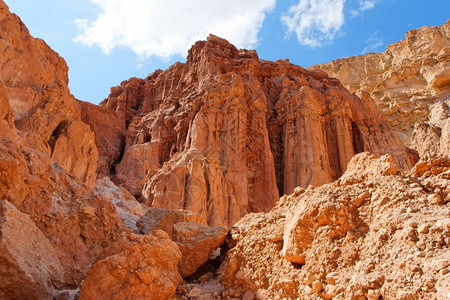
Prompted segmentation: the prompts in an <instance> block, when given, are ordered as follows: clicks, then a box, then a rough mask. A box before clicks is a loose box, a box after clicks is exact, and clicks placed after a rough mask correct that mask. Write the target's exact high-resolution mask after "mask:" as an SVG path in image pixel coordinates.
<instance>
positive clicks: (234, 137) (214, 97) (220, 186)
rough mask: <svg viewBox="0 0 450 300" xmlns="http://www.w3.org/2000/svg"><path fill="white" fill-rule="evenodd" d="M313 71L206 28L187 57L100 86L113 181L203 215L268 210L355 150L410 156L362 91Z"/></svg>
mask: <svg viewBox="0 0 450 300" xmlns="http://www.w3.org/2000/svg"><path fill="white" fill-rule="evenodd" d="M360 96H361V97H358V96H356V95H352V94H350V93H349V92H348V91H347V90H346V89H345V88H344V87H343V86H342V85H341V84H340V82H339V81H338V80H336V79H331V78H329V77H327V76H326V74H325V73H324V72H322V71H308V70H305V69H303V68H301V67H299V66H296V65H293V64H290V63H289V62H288V61H277V62H271V61H266V60H260V59H258V56H257V54H256V52H255V51H248V50H238V49H237V48H235V47H234V46H233V45H231V44H230V43H228V42H227V41H225V40H223V39H220V38H218V37H216V36H212V35H211V36H210V37H209V38H208V39H207V41H201V42H197V43H196V44H195V45H194V46H193V47H192V48H191V50H189V54H188V58H187V62H186V63H184V64H182V63H176V64H175V65H173V66H171V67H170V68H169V69H167V70H166V71H156V72H154V73H152V74H150V75H149V76H148V77H147V78H145V79H137V78H131V79H130V80H128V81H124V82H122V84H121V85H120V86H117V87H114V88H112V89H111V94H110V96H109V97H108V98H107V99H106V100H105V101H104V102H102V103H101V106H103V107H105V108H109V109H112V110H114V111H115V112H116V114H117V118H118V121H119V122H120V124H121V126H122V125H123V126H124V127H126V138H125V148H124V150H123V154H122V158H121V160H120V161H119V162H118V163H117V164H116V165H115V168H114V174H112V175H113V181H114V182H115V183H116V184H118V185H121V186H124V187H126V188H127V189H129V190H130V191H131V192H132V193H133V194H134V195H135V196H136V197H137V198H139V199H140V200H141V201H142V202H144V203H146V204H147V205H149V206H156V207H162V208H169V209H175V208H184V209H189V210H192V211H195V212H197V213H199V214H200V215H202V216H204V217H205V219H206V220H207V222H208V224H210V225H223V224H228V225H231V224H233V223H235V222H236V221H237V220H239V219H240V218H241V217H242V216H243V215H245V214H247V213H248V212H256V211H268V210H270V209H271V208H272V207H273V205H274V204H275V202H276V201H277V199H278V197H279V196H280V195H283V194H285V193H291V192H292V191H293V189H294V188H295V187H297V186H302V187H306V186H308V185H322V184H324V183H327V182H330V181H332V180H335V179H337V178H338V177H339V176H340V175H341V174H342V173H343V172H344V171H345V168H346V165H347V163H348V161H349V160H350V158H351V157H352V156H353V155H354V154H355V153H358V152H361V151H366V150H367V151H371V152H373V153H375V154H377V155H381V154H384V153H388V152H389V153H391V154H392V155H393V156H394V159H395V160H397V161H398V162H399V164H400V165H401V167H402V168H408V167H410V166H411V165H412V164H411V163H412V161H411V157H410V156H409V154H408V153H407V150H406V148H405V147H404V146H403V145H402V143H401V141H400V140H399V138H398V137H397V136H396V135H395V134H393V133H392V132H391V130H390V129H389V127H388V126H387V123H386V121H384V120H383V118H382V117H381V116H380V114H379V113H378V112H377V110H376V107H375V105H374V104H373V103H372V101H371V100H370V98H369V97H368V96H367V95H360Z"/></svg>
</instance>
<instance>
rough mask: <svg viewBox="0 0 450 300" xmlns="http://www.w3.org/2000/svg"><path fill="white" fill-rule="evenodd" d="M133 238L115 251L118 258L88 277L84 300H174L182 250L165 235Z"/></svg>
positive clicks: (98, 264)
mask: <svg viewBox="0 0 450 300" xmlns="http://www.w3.org/2000/svg"><path fill="white" fill-rule="evenodd" d="M153 233H154V235H153V234H148V235H145V236H136V235H131V236H130V237H129V239H128V240H125V241H124V240H121V241H120V242H118V244H117V245H113V246H112V247H113V248H115V249H116V250H119V251H118V252H117V254H114V255H111V256H108V257H106V258H105V259H102V260H99V261H97V262H96V263H95V264H93V265H92V267H91V268H90V269H89V271H88V272H87V274H86V279H85V281H84V282H83V285H82V287H81V294H80V298H79V299H80V300H90V299H92V300H94V299H117V300H119V299H155V300H159V299H171V298H172V297H174V296H175V292H176V288H177V286H178V284H179V283H181V281H182V279H181V277H180V275H179V274H178V269H177V264H178V262H179V261H180V259H181V253H180V251H179V250H178V246H177V245H176V244H175V243H174V242H172V241H171V240H170V239H169V236H168V235H167V233H165V232H164V231H154V232H153Z"/></svg>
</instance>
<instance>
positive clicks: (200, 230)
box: [172, 222, 228, 278]
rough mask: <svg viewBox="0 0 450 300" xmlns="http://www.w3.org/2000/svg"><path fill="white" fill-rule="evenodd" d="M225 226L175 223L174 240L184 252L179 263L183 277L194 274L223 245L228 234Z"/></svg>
mask: <svg viewBox="0 0 450 300" xmlns="http://www.w3.org/2000/svg"><path fill="white" fill-rule="evenodd" d="M227 233H228V228H227V227H225V226H217V227H208V226H205V225H202V224H198V223H194V222H180V223H176V224H175V225H173V235H172V240H173V241H174V242H175V243H177V245H178V247H179V248H180V252H181V254H182V259H181V261H180V262H179V263H178V271H179V272H180V275H181V277H183V278H185V277H188V276H189V275H192V274H194V273H195V271H197V269H198V268H199V267H200V266H201V265H203V264H204V263H205V262H206V261H207V260H208V258H210V256H211V254H213V253H214V251H216V250H217V248H218V247H219V246H221V245H222V244H223V242H224V240H225V237H226V236H227Z"/></svg>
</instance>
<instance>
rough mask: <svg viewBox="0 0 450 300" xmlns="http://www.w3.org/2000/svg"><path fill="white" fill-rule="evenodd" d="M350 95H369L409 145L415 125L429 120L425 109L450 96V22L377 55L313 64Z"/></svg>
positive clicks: (425, 29) (414, 32)
mask: <svg viewBox="0 0 450 300" xmlns="http://www.w3.org/2000/svg"><path fill="white" fill-rule="evenodd" d="M310 69H320V70H323V71H325V72H327V73H328V75H329V76H330V77H336V78H338V79H339V80H340V81H341V82H342V84H343V85H344V86H345V87H346V88H348V89H349V90H350V92H354V91H357V90H362V91H366V92H368V93H370V96H371V97H372V98H373V99H374V100H375V102H376V104H377V106H378V108H379V109H380V110H381V112H382V113H383V114H384V115H385V116H387V117H388V119H389V122H390V123H391V125H392V126H393V128H394V130H395V131H396V132H397V133H399V134H400V137H401V139H402V140H403V141H404V142H405V143H406V144H407V145H409V144H410V137H411V133H412V131H413V130H414V124H416V123H419V122H425V121H428V118H429V117H428V115H429V111H430V105H432V104H433V103H434V102H435V101H436V100H437V99H441V98H443V97H445V96H446V95H448V94H449V93H450V20H449V21H447V22H446V23H445V24H443V25H441V26H436V27H422V28H419V29H417V30H411V31H409V32H407V33H406V39H404V40H401V41H399V42H396V43H393V44H391V45H389V46H388V47H387V48H386V51H384V52H381V53H369V54H366V55H360V56H353V57H348V58H343V59H337V60H334V61H332V62H329V63H325V64H321V65H315V66H312V67H310Z"/></svg>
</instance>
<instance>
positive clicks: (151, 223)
mask: <svg viewBox="0 0 450 300" xmlns="http://www.w3.org/2000/svg"><path fill="white" fill-rule="evenodd" d="M180 222H194V223H198V224H205V219H203V218H202V216H200V215H198V214H196V213H194V212H191V211H188V210H182V209H173V210H172V209H164V208H150V209H149V210H148V211H147V212H146V213H145V215H144V216H142V217H141V218H140V219H139V221H138V222H137V224H136V225H137V227H138V228H139V230H140V231H141V232H142V233H144V234H147V233H149V232H151V231H153V230H163V231H165V232H166V233H167V234H168V235H169V237H170V238H172V235H173V226H174V225H175V224H177V223H180Z"/></svg>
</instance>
